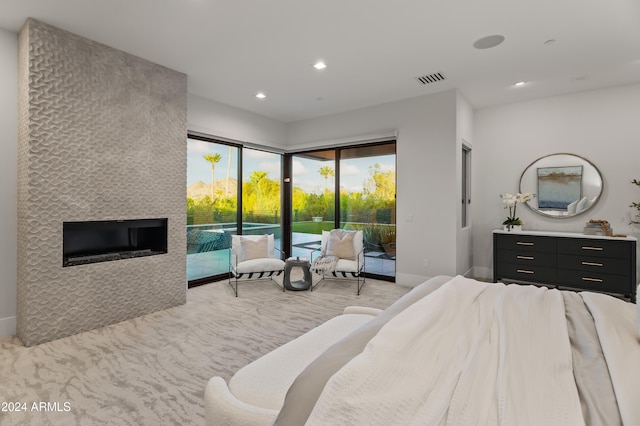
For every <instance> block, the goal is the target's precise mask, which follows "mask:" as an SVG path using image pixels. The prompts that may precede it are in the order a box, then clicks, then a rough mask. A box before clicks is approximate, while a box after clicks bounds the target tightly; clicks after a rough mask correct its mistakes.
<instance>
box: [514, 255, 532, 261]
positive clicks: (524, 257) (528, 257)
mask: <svg viewBox="0 0 640 426" xmlns="http://www.w3.org/2000/svg"><path fill="white" fill-rule="evenodd" d="M516 259H524V260H535V257H533V256H516Z"/></svg>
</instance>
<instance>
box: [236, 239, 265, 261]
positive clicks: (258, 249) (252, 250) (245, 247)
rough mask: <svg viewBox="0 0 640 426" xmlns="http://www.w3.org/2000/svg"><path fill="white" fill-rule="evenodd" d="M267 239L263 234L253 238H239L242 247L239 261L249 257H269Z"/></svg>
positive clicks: (249, 258)
mask: <svg viewBox="0 0 640 426" xmlns="http://www.w3.org/2000/svg"><path fill="white" fill-rule="evenodd" d="M267 242H268V239H267V236H266V235H263V236H261V237H259V238H257V239H255V238H251V239H249V238H242V237H241V238H240V245H241V247H242V254H241V256H240V261H241V262H244V261H245V260H251V259H262V258H265V257H269V250H268V245H267Z"/></svg>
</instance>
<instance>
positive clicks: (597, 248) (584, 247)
mask: <svg viewBox="0 0 640 426" xmlns="http://www.w3.org/2000/svg"><path fill="white" fill-rule="evenodd" d="M582 250H595V251H602V250H604V249H603V248H602V247H591V246H582Z"/></svg>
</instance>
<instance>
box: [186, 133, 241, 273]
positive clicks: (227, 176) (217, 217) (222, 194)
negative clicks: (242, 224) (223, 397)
mask: <svg viewBox="0 0 640 426" xmlns="http://www.w3.org/2000/svg"><path fill="white" fill-rule="evenodd" d="M239 154H240V148H239V147H236V146H231V145H224V144H221V143H216V142H212V141H207V140H199V139H194V138H188V139H187V279H188V280H189V281H194V280H195V281H197V280H201V279H205V278H209V277H213V276H217V275H222V274H226V273H228V271H229V247H230V245H231V234H234V233H236V230H237V227H238V219H237V218H238V182H239V176H238V156H239Z"/></svg>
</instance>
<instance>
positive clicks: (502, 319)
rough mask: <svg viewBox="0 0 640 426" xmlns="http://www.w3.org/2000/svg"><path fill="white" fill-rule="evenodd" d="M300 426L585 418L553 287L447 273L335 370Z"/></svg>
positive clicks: (579, 420)
mask: <svg viewBox="0 0 640 426" xmlns="http://www.w3.org/2000/svg"><path fill="white" fill-rule="evenodd" d="M462 311H464V312H466V313H467V315H459V313H460V312H462ZM469 314H471V315H469ZM522 330H527V333H526V335H525V334H523V332H522ZM307 424H309V425H327V424H331V425H340V424H349V425H353V424H367V425H376V424H378V425H389V424H394V425H402V424H406V425H411V424H415V425H431V424H452V425H465V424H504V425H514V424H518V425H525V424H535V425H540V424H544V425H554V424H555V425H563V426H565V425H574V424H584V419H583V416H582V412H581V408H580V401H579V397H578V392H577V389H576V385H575V381H574V378H573V373H572V361H571V352H570V344H569V339H568V336H567V328H566V321H565V318H564V305H563V300H562V297H561V295H560V293H559V292H558V291H557V290H547V289H546V288H539V287H534V286H519V285H514V286H508V287H507V286H504V285H502V284H492V283H478V282H477V281H473V280H469V279H466V278H464V277H456V278H454V279H453V280H451V281H450V282H449V283H447V284H445V285H443V286H442V287H441V288H440V289H438V290H436V291H434V292H433V293H432V294H431V295H430V296H429V297H425V298H423V299H422V300H420V301H418V302H416V303H414V304H413V305H412V306H411V307H409V308H407V309H406V310H404V311H403V312H401V313H400V314H398V315H397V316H396V317H395V318H393V319H392V320H390V321H389V322H388V323H387V324H386V325H385V326H384V327H383V328H382V329H381V330H380V332H379V333H378V334H377V335H376V336H375V337H374V338H373V339H372V340H371V341H370V342H369V344H368V345H367V346H366V348H365V350H364V351H363V352H362V353H361V354H360V355H358V356H356V357H355V358H353V360H351V361H350V362H349V363H348V364H346V365H345V366H344V367H343V368H342V369H341V370H340V371H338V373H336V374H335V375H334V376H333V377H332V378H331V379H330V380H329V382H328V383H327V386H326V387H325V389H324V391H323V393H322V395H321V396H320V398H319V400H318V401H317V404H316V406H315V407H314V409H313V411H312V413H311V416H310V417H309V420H308V422H307Z"/></svg>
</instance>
